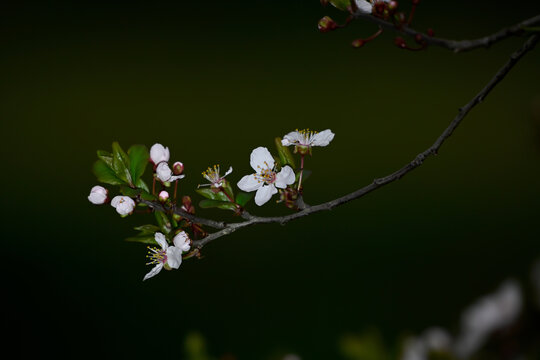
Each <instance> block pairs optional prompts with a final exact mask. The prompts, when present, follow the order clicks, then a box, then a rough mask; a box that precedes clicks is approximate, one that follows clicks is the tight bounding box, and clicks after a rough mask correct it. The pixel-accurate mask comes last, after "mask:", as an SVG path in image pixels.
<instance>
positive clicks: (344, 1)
mask: <svg viewBox="0 0 540 360" xmlns="http://www.w3.org/2000/svg"><path fill="white" fill-rule="evenodd" d="M330 4H332V5H334V7H336V8H338V9H339V10H347V8H348V7H349V6H350V5H351V1H350V0H330Z"/></svg>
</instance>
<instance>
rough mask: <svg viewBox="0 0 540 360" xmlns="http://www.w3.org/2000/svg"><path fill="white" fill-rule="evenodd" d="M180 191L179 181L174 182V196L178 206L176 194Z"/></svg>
mask: <svg viewBox="0 0 540 360" xmlns="http://www.w3.org/2000/svg"><path fill="white" fill-rule="evenodd" d="M177 191H178V180H174V196H173V202H174V203H175V204H176V192H177Z"/></svg>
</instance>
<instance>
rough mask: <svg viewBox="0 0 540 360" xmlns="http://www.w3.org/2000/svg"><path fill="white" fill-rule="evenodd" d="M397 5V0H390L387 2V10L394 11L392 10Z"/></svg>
mask: <svg viewBox="0 0 540 360" xmlns="http://www.w3.org/2000/svg"><path fill="white" fill-rule="evenodd" d="M397 7H398V2H397V1H390V2H389V3H388V9H389V10H392V11H394V10H396V9H397Z"/></svg>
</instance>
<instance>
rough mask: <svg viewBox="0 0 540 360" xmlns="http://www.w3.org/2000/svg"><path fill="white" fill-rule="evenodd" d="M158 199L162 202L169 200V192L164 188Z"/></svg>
mask: <svg viewBox="0 0 540 360" xmlns="http://www.w3.org/2000/svg"><path fill="white" fill-rule="evenodd" d="M158 199H159V201H161V202H165V201H167V200H168V199H169V193H168V192H167V191H165V190H162V191H161V192H160V193H159V195H158Z"/></svg>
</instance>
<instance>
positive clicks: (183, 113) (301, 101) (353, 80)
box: [0, 0, 540, 360]
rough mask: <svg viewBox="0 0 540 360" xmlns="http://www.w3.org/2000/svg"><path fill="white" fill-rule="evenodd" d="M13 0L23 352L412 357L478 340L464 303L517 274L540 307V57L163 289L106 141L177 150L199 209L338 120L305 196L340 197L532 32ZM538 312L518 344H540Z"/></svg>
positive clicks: (282, 0) (521, 15)
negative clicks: (468, 335)
mask: <svg viewBox="0 0 540 360" xmlns="http://www.w3.org/2000/svg"><path fill="white" fill-rule="evenodd" d="M400 6H402V7H403V8H404V9H408V8H410V4H409V2H407V1H403V2H402V4H401V5H400ZM539 11H540V5H539V4H538V3H537V2H530V3H528V2H519V6H511V7H510V6H506V7H496V6H494V5H493V3H492V2H490V1H474V2H470V1H466V0H459V1H452V2H439V1H437V2H436V1H423V2H422V3H421V4H420V6H419V8H418V10H417V13H416V17H415V20H414V22H413V25H414V27H415V28H417V29H419V30H422V31H425V30H426V29H427V28H428V27H431V28H433V29H434V31H435V34H436V35H437V36H440V37H445V38H451V39H465V38H474V37H479V36H483V35H487V34H490V33H492V32H494V31H496V30H498V29H500V28H502V27H504V26H508V25H512V24H514V23H517V22H519V21H521V20H523V19H525V18H528V17H532V16H533V15H535V14H537V13H539ZM0 12H1V14H0V16H1V21H0V34H1V35H0V44H1V47H2V56H1V57H0V74H1V79H2V81H1V83H0V91H1V97H0V116H1V125H0V126H1V134H2V135H1V136H2V142H1V143H2V149H3V154H4V156H3V169H4V170H3V176H2V178H1V181H2V189H3V195H2V199H3V200H2V202H3V204H4V206H3V207H2V216H1V219H2V230H3V236H2V238H3V245H4V246H3V251H4V256H3V259H4V260H3V265H4V267H5V270H4V282H5V285H4V290H3V292H2V293H3V296H2V297H3V300H4V306H3V307H2V311H3V314H2V318H3V323H4V327H5V328H6V329H7V330H8V332H7V333H8V335H7V337H5V336H4V341H5V342H6V346H7V347H6V348H12V349H15V351H16V353H17V355H18V356H19V357H20V358H29V357H32V358H44V357H48V356H54V357H56V358H95V357H100V358H102V357H109V356H111V357H113V356H114V357H118V358H149V357H150V358H158V357H167V358H171V359H186V360H190V359H191V360H205V359H229V360H230V359H238V360H242V359H247V360H251V359H283V358H284V357H285V356H286V354H289V355H287V356H288V360H294V359H295V356H296V359H300V358H301V359H304V360H305V359H394V358H399V357H400V356H401V353H402V351H403V341H404V339H406V338H407V336H409V335H414V334H420V333H422V332H423V331H424V330H425V329H427V328H430V327H432V326H440V327H442V328H444V329H446V331H447V332H448V333H449V334H450V335H452V336H455V335H457V333H459V331H460V326H461V325H460V317H461V314H462V312H463V310H464V309H465V308H467V307H468V306H469V305H470V304H472V303H474V302H475V301H476V299H478V298H481V297H482V296H484V295H486V294H489V293H493V292H494V291H496V290H497V289H498V288H499V286H500V284H501V283H503V282H504V281H506V280H508V279H513V281H514V283H517V284H519V286H520V289H521V291H522V296H523V309H525V310H526V309H530V308H531V307H533V305H531V304H532V302H533V301H534V294H533V292H534V289H535V288H534V286H533V283H532V282H531V269H532V266H533V264H534V262H535V261H536V260H537V258H538V255H539V250H540V245H539V230H538V218H539V207H538V204H539V201H540V187H539V186H538V185H539V176H540V161H539V160H540V89H539V87H538V85H539V83H540V66H538V65H539V64H540V51H539V49H536V51H534V52H532V53H530V54H528V55H527V56H526V57H525V58H523V60H522V61H520V62H519V64H518V65H517V66H516V67H515V69H514V70H512V71H511V73H510V74H509V75H508V77H507V78H506V79H504V81H503V82H502V83H501V84H500V85H498V86H497V87H496V89H495V90H494V91H493V93H491V94H490V95H489V96H488V98H487V99H486V101H485V102H484V103H482V104H481V105H479V106H478V107H476V108H475V109H474V110H473V111H472V112H471V113H470V114H469V116H468V117H467V118H466V119H465V121H464V122H463V124H462V125H461V126H460V127H459V128H458V130H457V131H456V132H455V133H454V135H453V136H452V137H451V138H450V139H449V140H448V142H447V143H445V145H444V146H443V147H442V149H441V151H440V154H439V155H438V156H437V157H436V158H431V159H429V160H428V161H426V163H425V164H424V166H422V167H420V168H419V169H417V170H415V171H414V172H413V173H410V174H409V175H407V176H406V177H404V178H403V179H402V180H400V181H399V182H396V183H392V184H390V185H388V186H386V187H384V188H382V189H380V190H378V191H376V192H373V193H371V194H369V195H368V196H366V197H364V198H362V199H360V200H357V201H354V202H352V203H349V204H346V205H343V206H341V207H339V208H337V209H335V210H333V211H332V212H325V213H318V214H315V215H312V216H310V217H307V218H303V219H300V220H297V221H295V222H291V223H289V224H287V225H286V226H279V225H277V224H276V225H267V226H257V227H252V228H246V229H243V230H242V231H239V232H237V233H234V234H232V235H230V236H228V237H223V238H220V239H218V240H216V241H215V242H213V243H211V244H210V245H208V246H207V247H205V248H204V250H203V255H204V258H203V259H201V260H188V261H185V262H184V263H183V264H182V266H181V268H180V269H179V270H178V271H163V272H162V273H161V274H159V276H157V277H155V278H153V279H151V280H149V281H146V282H144V283H143V282H142V278H143V276H144V274H145V273H146V272H147V271H148V270H149V268H148V266H146V265H145V262H146V259H145V254H146V246H145V245H143V244H135V243H128V242H125V241H124V239H125V238H127V237H129V236H132V235H134V234H135V231H134V230H133V226H137V225H141V224H145V223H151V222H152V220H153V219H152V217H151V216H149V215H134V216H130V217H128V218H120V217H119V216H118V214H117V213H116V212H115V211H114V209H113V208H112V207H110V206H108V205H104V206H101V207H99V206H95V205H92V204H91V203H90V202H89V201H88V200H87V196H88V193H89V191H90V188H91V187H92V186H94V185H96V184H97V183H96V180H95V177H94V175H93V174H92V172H91V166H92V164H93V162H94V161H95V159H96V154H95V152H96V150H97V149H104V150H110V146H111V143H112V142H113V141H115V140H117V141H119V142H120V144H121V145H122V146H123V147H124V148H128V147H129V146H130V145H132V144H145V145H147V146H148V147H150V146H151V145H152V144H153V143H155V142H160V143H162V144H165V145H166V146H169V148H170V150H171V160H179V161H182V162H183V163H184V164H185V166H186V174H187V177H186V178H185V179H184V180H183V181H182V182H181V191H182V193H183V194H186V195H191V196H192V198H193V200H194V202H195V203H197V202H198V201H199V200H201V199H202V198H201V197H200V196H199V195H197V194H196V193H195V192H194V189H195V188H196V186H197V184H200V183H203V181H204V180H203V178H202V177H201V176H200V173H201V171H203V170H205V169H206V168H207V167H208V166H210V165H213V164H217V163H219V164H221V166H222V168H226V167H228V166H229V165H231V166H233V167H234V172H233V173H232V174H231V175H230V176H229V179H230V180H231V181H232V182H233V183H236V181H238V180H239V179H240V178H241V177H242V176H243V175H245V174H247V173H249V172H250V170H251V169H250V167H249V154H250V152H251V150H252V149H253V148H255V147H257V146H267V147H269V148H272V147H273V139H274V137H276V136H283V135H284V134H285V133H287V132H289V131H291V130H294V129H296V128H299V129H302V128H310V129H316V130H323V129H326V128H331V129H332V131H334V132H335V133H336V137H335V139H334V141H333V142H332V143H331V145H330V146H328V147H326V148H316V149H315V150H314V154H313V157H312V158H310V159H308V160H307V163H306V168H307V169H310V170H312V171H313V174H312V176H311V177H310V178H309V179H308V180H307V181H306V183H305V200H306V202H308V203H309V204H317V203H320V202H324V201H327V200H330V199H332V198H335V197H338V196H341V195H343V194H345V193H348V192H351V191H353V190H355V189H357V188H359V187H361V186H364V185H367V184H368V183H370V182H371V181H372V180H373V179H374V178H376V177H381V176H385V175H387V174H389V173H391V172H393V171H395V170H397V169H398V168H400V167H401V166H403V165H404V164H405V163H406V162H408V161H410V160H412V159H413V158H414V156H416V154H418V153H419V152H421V151H423V150H424V149H426V148H427V147H428V146H430V145H431V144H432V143H433V141H434V140H435V139H436V138H437V137H438V136H439V134H440V133H441V132H442V131H443V129H444V128H445V127H446V126H447V125H448V124H449V122H450V121H451V120H452V119H453V118H454V116H455V115H456V112H457V109H458V108H459V107H460V106H462V105H464V104H465V103H467V102H468V101H469V100H470V99H471V98H472V97H473V96H474V95H475V94H476V93H477V92H478V91H479V90H480V89H481V88H482V87H483V86H484V85H485V84H486V83H487V82H488V81H489V79H490V78H491V77H492V76H493V74H494V73H495V72H496V71H497V70H498V69H499V68H500V67H501V66H502V64H503V63H504V62H505V61H506V60H507V59H508V57H509V55H510V54H511V53H512V52H513V51H514V50H515V49H517V48H518V47H519V46H520V45H521V43H522V42H523V40H522V39H519V38H513V39H509V40H507V41H504V42H501V43H499V44H496V45H494V46H493V47H492V48H491V49H489V50H485V49H479V50H476V51H473V52H469V53H463V54H453V53H451V52H449V51H447V50H444V49H440V48H435V47H434V48H429V49H428V50H426V51H421V52H410V51H404V50H400V49H398V48H397V47H395V46H394V45H393V38H394V37H393V34H390V33H384V34H383V35H382V36H381V37H380V38H378V39H377V40H376V41H373V42H371V43H369V44H368V45H366V46H365V47H364V48H361V49H353V48H352V47H351V46H350V42H351V41H352V40H354V39H356V38H359V37H367V36H369V35H370V34H372V33H373V32H375V31H376V30H377V29H376V27H375V26H374V25H371V24H368V23H362V22H355V23H353V24H352V25H351V26H350V27H348V28H346V29H343V30H340V31H335V32H331V33H325V34H322V33H319V32H318V31H317V21H318V20H319V19H320V18H321V17H323V16H324V15H330V16H331V17H332V18H334V19H335V20H336V21H338V22H343V21H344V19H345V14H344V13H341V12H339V11H337V10H336V9H333V8H331V7H326V8H324V7H322V6H321V5H320V4H319V2H318V1H316V0H311V1H307V0H302V1H301V0H296V1H290V0H289V1H287V0H272V1H270V0H255V1H254V0H252V1H233V2H230V1H229V2H225V1H204V2H203V1H193V2H159V3H158V2H146V1H131V2H127V1H126V2H86V1H83V2H76V3H74V2H62V1H53V2H37V3H25V2H17V3H16V5H14V4H10V5H6V4H4V5H1V8H0ZM146 179H149V173H148V172H147V174H146ZM109 188H112V187H110V186H109ZM249 210H250V212H252V213H255V214H260V215H270V214H285V213H289V211H290V210H288V209H286V208H284V207H282V206H279V204H275V203H274V202H270V203H269V204H268V205H267V206H265V207H263V208H257V207H256V206H255V205H254V204H253V203H251V206H250V207H249ZM198 214H200V215H203V216H206V217H213V218H223V219H224V220H234V219H233V218H232V217H231V216H229V215H228V214H227V213H225V212H223V211H218V210H206V211H199V212H198ZM525 310H524V311H525ZM531 319H532V318H531V317H530V316H523V317H522V320H523V322H524V324H525V325H524V328H525V329H527V331H525V332H522V331H521V330H519V331H518V336H514V337H513V338H512V339H514V340H512V341H513V342H512V344H514V345H515V347H517V349H526V350H524V351H526V352H527V354H538V342H537V340H538V332H536V331H537V330H538V329H537V328H535V327H534V326H533V327H532V328H531V327H530V326H531ZM536 320H537V318H536ZM532 323H533V324H534V322H532ZM521 334H526V335H523V336H522V335H521ZM496 349H497V347H496V346H495V350H494V351H495V352H494V354H500V353H499V352H497V351H498V350H496ZM535 349H536V350H535ZM519 351H521V350H519ZM519 351H518V352H517V353H519ZM535 351H536V352H535ZM488 352H489V351H488ZM292 354H295V355H292ZM512 354H516V352H514V353H512ZM529 356H531V355H529ZM533 356H534V355H533ZM490 358H491V359H494V358H511V357H503V355H500V357H497V356H494V357H490Z"/></svg>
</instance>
